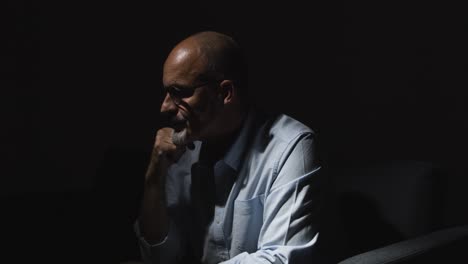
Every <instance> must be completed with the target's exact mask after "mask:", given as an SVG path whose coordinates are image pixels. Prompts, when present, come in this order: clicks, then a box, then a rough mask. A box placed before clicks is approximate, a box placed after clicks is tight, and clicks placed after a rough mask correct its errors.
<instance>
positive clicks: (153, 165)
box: [146, 127, 186, 182]
mask: <svg viewBox="0 0 468 264" xmlns="http://www.w3.org/2000/svg"><path fill="white" fill-rule="evenodd" d="M173 133H174V130H173V129H172V128H168V127H165V128H161V129H159V130H158V132H157V133H156V139H155V141H154V146H153V151H152V154H151V160H150V164H149V167H148V171H147V173H146V180H147V181H155V180H156V181H157V182H161V180H164V179H156V178H155V177H158V176H159V177H164V176H165V175H166V172H167V169H168V168H169V166H170V165H172V164H174V163H176V162H177V161H178V160H179V159H180V157H181V156H182V155H183V154H184V153H185V151H186V146H178V145H175V144H174V143H173V142H172V134H173ZM163 175H164V176H163Z"/></svg>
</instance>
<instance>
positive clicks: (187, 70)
mask: <svg viewBox="0 0 468 264" xmlns="http://www.w3.org/2000/svg"><path fill="white" fill-rule="evenodd" d="M206 65H207V63H206V59H205V57H204V56H202V54H201V53H200V52H198V51H197V50H194V49H193V48H192V49H191V48H186V47H180V48H175V49H174V50H173V51H172V52H171V53H170V54H169V56H168V58H167V59H166V62H165V63H164V69H163V83H164V84H165V85H173V84H186V85H189V84H191V83H193V82H195V81H196V80H197V78H198V77H199V76H200V74H202V73H203V72H204V71H205V69H206Z"/></svg>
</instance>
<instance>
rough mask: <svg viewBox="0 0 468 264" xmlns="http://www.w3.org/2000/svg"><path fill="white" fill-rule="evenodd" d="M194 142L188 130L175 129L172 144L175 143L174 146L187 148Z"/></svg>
mask: <svg viewBox="0 0 468 264" xmlns="http://www.w3.org/2000/svg"><path fill="white" fill-rule="evenodd" d="M192 141H193V140H191V138H190V136H189V134H188V131H187V129H181V130H180V131H177V130H176V129H174V133H173V134H172V142H173V143H174V145H177V146H185V145H187V144H189V143H191V142H192Z"/></svg>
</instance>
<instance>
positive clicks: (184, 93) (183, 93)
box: [167, 87, 193, 98]
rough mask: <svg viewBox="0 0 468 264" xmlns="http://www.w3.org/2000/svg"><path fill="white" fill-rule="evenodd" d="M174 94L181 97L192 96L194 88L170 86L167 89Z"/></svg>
mask: <svg viewBox="0 0 468 264" xmlns="http://www.w3.org/2000/svg"><path fill="white" fill-rule="evenodd" d="M167 91H168V92H169V93H170V94H172V95H173V96H177V97H179V98H184V97H190V96H191V95H192V93H193V91H192V90H189V89H181V88H178V87H169V89H168V90H167Z"/></svg>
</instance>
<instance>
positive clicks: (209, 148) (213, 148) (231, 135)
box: [200, 114, 246, 163]
mask: <svg viewBox="0 0 468 264" xmlns="http://www.w3.org/2000/svg"><path fill="white" fill-rule="evenodd" d="M245 117H246V114H243V115H241V118H239V119H238V122H237V124H236V126H235V127H234V129H232V130H230V131H229V132H227V133H225V134H223V135H222V136H219V137H216V138H212V139H210V140H206V141H203V144H202V148H201V151H200V160H201V161H206V162H213V163H214V162H216V161H218V160H220V159H222V157H223V155H224V154H225V153H226V152H227V150H228V149H229V148H230V147H231V145H232V144H233V143H234V141H235V139H236V138H237V136H238V134H239V131H240V130H241V128H242V124H243V122H244V120H245Z"/></svg>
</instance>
